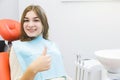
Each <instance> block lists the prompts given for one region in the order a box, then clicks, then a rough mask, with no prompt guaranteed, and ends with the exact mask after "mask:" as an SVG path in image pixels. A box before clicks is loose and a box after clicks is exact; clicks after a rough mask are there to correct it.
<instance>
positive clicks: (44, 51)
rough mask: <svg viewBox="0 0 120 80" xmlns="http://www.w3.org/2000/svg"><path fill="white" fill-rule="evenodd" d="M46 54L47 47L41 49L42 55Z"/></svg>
mask: <svg viewBox="0 0 120 80" xmlns="http://www.w3.org/2000/svg"><path fill="white" fill-rule="evenodd" d="M46 54H47V47H45V48H44V49H43V52H42V55H43V56H45V55H46Z"/></svg>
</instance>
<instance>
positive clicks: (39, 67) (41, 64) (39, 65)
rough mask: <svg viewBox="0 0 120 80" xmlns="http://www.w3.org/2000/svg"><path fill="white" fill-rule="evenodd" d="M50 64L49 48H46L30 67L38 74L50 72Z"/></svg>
mask: <svg viewBox="0 0 120 80" xmlns="http://www.w3.org/2000/svg"><path fill="white" fill-rule="evenodd" d="M50 62H51V57H50V56H49V55H47V48H46V47H45V48H44V50H43V52H42V54H41V55H40V56H39V57H38V58H37V59H36V60H35V61H33V62H32V63H31V65H30V66H29V67H30V68H31V69H32V71H33V72H34V73H35V74H36V73H37V72H41V71H45V70H48V69H49V68H50Z"/></svg>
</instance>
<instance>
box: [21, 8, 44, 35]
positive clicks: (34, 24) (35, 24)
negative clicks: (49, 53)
mask: <svg viewBox="0 0 120 80" xmlns="http://www.w3.org/2000/svg"><path fill="white" fill-rule="evenodd" d="M23 29H24V31H25V33H26V34H27V35H28V36H29V37H37V36H39V35H41V33H42V31H43V25H42V23H41V20H40V19H39V17H38V16H37V15H36V14H35V12H34V11H32V10H31V11H29V12H27V14H26V16H25V17H24V24H23Z"/></svg>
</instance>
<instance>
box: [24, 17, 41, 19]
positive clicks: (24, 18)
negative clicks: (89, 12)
mask: <svg viewBox="0 0 120 80" xmlns="http://www.w3.org/2000/svg"><path fill="white" fill-rule="evenodd" d="M36 18H38V19H39V17H34V19H36ZM24 19H29V18H28V17H24Z"/></svg>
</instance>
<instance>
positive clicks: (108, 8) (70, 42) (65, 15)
mask: <svg viewBox="0 0 120 80" xmlns="http://www.w3.org/2000/svg"><path fill="white" fill-rule="evenodd" d="M28 4H40V5H41V6H42V7H43V8H44V9H45V11H46V13H47V16H48V20H49V24H50V39H52V40H53V41H55V42H56V43H57V44H58V46H59V48H60V50H61V52H62V54H63V59H64V63H65V67H66V71H67V73H68V75H70V76H71V77H72V78H73V79H74V78H75V53H78V52H79V53H80V54H81V55H82V57H83V58H94V51H96V50H100V49H112V48H120V45H119V44H120V2H117V1H116V2H77V3H76V2H73V3H71V2H70V3H69V2H68V3H67V2H61V1H60V0H29V1H26V0H19V11H20V12H19V13H20V14H19V15H21V13H22V11H23V9H24V8H25V6H27V5H28Z"/></svg>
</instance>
